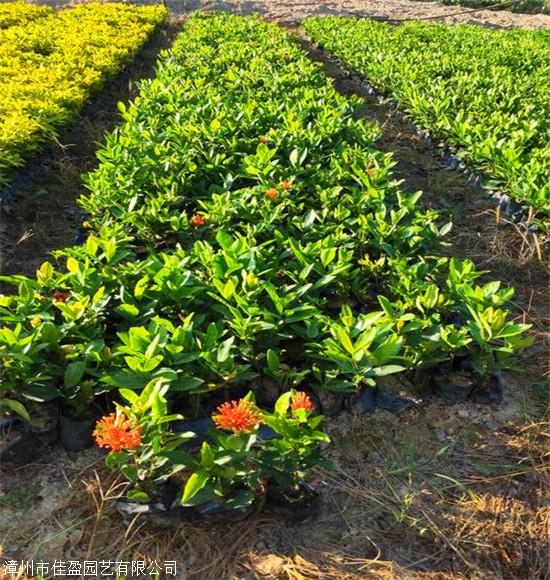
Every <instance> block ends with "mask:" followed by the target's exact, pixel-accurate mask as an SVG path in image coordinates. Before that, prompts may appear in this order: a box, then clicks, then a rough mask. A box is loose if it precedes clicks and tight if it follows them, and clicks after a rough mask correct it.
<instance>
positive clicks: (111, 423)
mask: <svg viewBox="0 0 550 580" xmlns="http://www.w3.org/2000/svg"><path fill="white" fill-rule="evenodd" d="M93 435H94V438H95V440H96V443H97V444H98V445H99V446H100V447H107V448H108V449H110V450H111V451H110V452H111V453H115V452H116V451H122V450H123V449H135V448H136V447H139V446H140V445H141V426H139V425H138V426H136V424H135V421H133V420H132V419H128V418H127V417H126V416H125V415H119V416H118V417H117V415H116V414H115V413H111V414H110V415H107V416H105V417H103V418H102V419H100V420H99V421H98V422H97V424H96V428H95V431H94V433H93Z"/></svg>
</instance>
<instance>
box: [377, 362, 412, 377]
mask: <svg viewBox="0 0 550 580" xmlns="http://www.w3.org/2000/svg"><path fill="white" fill-rule="evenodd" d="M372 370H373V372H374V374H375V375H376V376H377V377H384V376H386V375H393V374H394V373H400V372H401V371H405V370H407V369H406V367H402V366H399V365H385V366H382V367H375V368H374V369H372Z"/></svg>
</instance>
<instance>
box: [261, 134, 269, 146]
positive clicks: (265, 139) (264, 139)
mask: <svg viewBox="0 0 550 580" xmlns="http://www.w3.org/2000/svg"><path fill="white" fill-rule="evenodd" d="M260 143H262V144H263V145H267V144H268V143H269V137H266V136H265V135H262V136H261V137H260Z"/></svg>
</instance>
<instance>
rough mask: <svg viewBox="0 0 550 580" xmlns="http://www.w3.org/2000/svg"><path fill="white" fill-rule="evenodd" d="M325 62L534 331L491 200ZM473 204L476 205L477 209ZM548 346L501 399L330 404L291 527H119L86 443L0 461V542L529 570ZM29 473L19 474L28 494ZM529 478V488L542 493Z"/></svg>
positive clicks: (287, 565)
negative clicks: (306, 491) (299, 520)
mask: <svg viewBox="0 0 550 580" xmlns="http://www.w3.org/2000/svg"><path fill="white" fill-rule="evenodd" d="M310 48H311V47H310ZM313 54H314V56H315V53H314V51H313ZM317 56H318V57H322V55H320V54H318V53H317ZM326 71H327V72H328V73H329V74H330V75H331V76H335V77H336V78H337V88H338V89H339V90H340V91H341V92H344V93H346V94H359V95H360V96H362V97H364V98H365V105H364V106H363V107H361V108H360V109H358V110H357V111H356V112H355V115H356V116H357V117H365V118H368V119H372V118H373V117H374V118H376V119H377V120H378V121H379V123H380V124H381V125H382V126H383V127H384V135H383V137H382V139H381V140H380V141H378V143H377V147H378V148H379V149H381V150H382V151H395V152H396V160H397V164H396V167H395V168H394V173H395V174H396V176H397V177H399V178H405V179H406V182H405V183H404V184H403V187H404V189H405V190H406V191H408V192H410V193H412V192H413V191H415V190H417V189H420V188H421V189H424V190H425V191H426V195H425V198H424V203H427V204H428V205H430V206H433V207H437V208H439V209H442V210H443V211H444V212H445V214H447V213H451V214H453V217H454V219H455V221H457V220H458V228H456V229H455V231H454V232H451V234H450V238H451V239H454V240H456V241H458V242H459V244H458V247H457V248H455V249H454V250H452V251H453V253H454V254H455V255H456V254H458V255H461V256H468V257H473V258H474V259H475V261H476V262H478V263H480V264H482V265H483V264H485V263H489V264H492V265H498V267H497V270H498V271H497V272H496V273H495V275H493V274H492V275H491V279H494V278H495V277H496V278H499V279H502V280H504V281H505V282H506V283H510V282H512V283H516V284H518V286H519V287H518V291H519V297H518V302H519V303H520V304H523V305H524V307H525V310H524V312H523V318H522V319H523V320H524V321H528V322H532V323H534V324H535V327H534V330H533V332H534V333H535V334H536V335H537V336H539V337H540V334H541V331H542V332H543V331H544V327H545V323H546V321H545V318H544V317H545V314H546V313H545V309H546V304H545V296H544V290H545V286H544V284H545V282H544V280H545V277H544V272H543V271H542V270H540V269H539V266H538V265H537V264H536V262H534V261H533V260H525V263H523V264H522V265H521V269H520V270H519V271H518V270H517V267H516V266H517V264H518V263H520V262H522V261H523V257H522V256H519V255H514V256H507V255H506V253H503V252H502V251H501V250H502V248H499V243H498V240H499V239H500V236H502V231H501V230H500V229H498V228H496V227H494V224H495V221H494V214H493V213H492V212H490V211H489V210H487V208H486V206H485V205H484V204H483V203H482V202H481V203H480V200H479V199H475V196H474V199H475V201H473V200H472V196H471V195H469V194H468V191H469V187H470V186H468V185H467V184H466V183H465V180H464V178H463V177H462V176H460V175H457V174H454V173H453V172H449V171H446V170H445V169H444V168H443V167H442V166H441V165H440V164H439V163H438V162H437V161H436V160H434V159H433V157H431V156H430V154H429V152H428V151H426V150H425V148H424V147H423V145H422V143H420V142H419V141H418V139H417V137H416V136H415V134H414V132H413V131H412V130H411V129H410V127H408V126H407V124H406V123H404V122H403V121H402V120H401V119H397V118H396V117H395V116H394V115H392V113H391V110H390V109H388V108H386V107H384V106H383V105H380V104H378V103H376V102H375V101H374V100H373V99H369V97H368V96H366V95H365V94H363V93H362V89H361V87H360V86H359V85H358V84H355V83H353V81H352V80H351V79H349V78H346V77H345V75H343V74H342V71H341V70H338V69H335V68H332V65H331V64H330V63H327V66H326ZM472 191H473V190H472ZM451 200H452V201H451ZM449 206H450V207H449ZM474 212H475V213H476V215H477V213H478V212H480V213H481V216H477V223H476V224H472V221H473V220H472V219H471V215H472V213H474ZM520 317H521V315H520ZM544 359H545V351H544V349H543V348H541V346H540V343H539V345H538V346H537V348H536V349H533V348H531V349H530V350H529V351H528V352H527V353H526V355H525V356H523V357H522V358H521V359H520V361H521V363H520V364H521V366H522V367H523V370H524V374H523V375H519V376H515V375H512V376H511V377H510V379H509V386H508V389H507V398H506V401H505V403H504V404H503V405H502V406H501V407H498V408H488V407H486V406H479V405H477V404H475V403H473V402H468V403H464V404H461V405H458V406H456V407H453V408H448V407H442V406H441V405H440V403H438V402H437V401H434V400H432V401H430V402H429V403H428V404H427V405H422V406H421V407H420V408H417V409H415V410H410V411H407V412H405V413H404V414H403V415H400V416H395V415H390V414H388V413H385V412H378V413H377V414H376V415H374V416H372V417H364V416H362V417H357V416H354V415H353V414H350V413H348V412H345V413H344V414H343V415H341V416H339V417H336V418H333V419H331V420H330V421H329V423H328V431H329V432H330V434H331V436H332V437H333V439H334V440H335V445H334V448H333V450H332V451H331V452H330V455H331V458H332V460H333V461H334V469H333V470H332V471H330V472H319V473H318V474H317V476H316V483H317V485H318V486H319V489H320V490H321V491H322V493H323V495H324V507H323V511H322V514H321V517H320V518H319V519H318V520H316V521H313V522H310V523H307V524H302V525H301V526H300V527H295V528H292V530H291V531H290V532H289V531H288V524H287V523H284V522H283V523H281V522H277V521H274V520H273V519H270V518H265V517H261V516H260V517H257V518H254V519H253V520H251V521H248V522H245V523H242V524H234V525H232V526H228V527H223V526H221V527H220V526H215V527H214V528H212V527H205V526H201V525H197V524H193V525H192V526H186V525H184V526H181V527H180V528H179V529H178V530H177V532H176V533H174V532H173V531H170V532H169V533H168V534H165V533H163V532H159V531H157V530H154V529H152V528H150V527H148V526H145V527H143V526H142V525H141V524H140V523H139V522H135V523H134V524H133V525H131V526H130V528H129V529H127V528H126V526H125V525H124V523H123V522H122V520H121V519H119V518H118V517H117V515H116V514H115V513H114V512H113V502H112V501H111V500H112V499H113V498H114V497H115V496H116V495H117V493H119V492H120V490H121V487H122V485H123V483H122V482H120V481H119V482H118V483H117V482H115V481H114V480H113V478H112V476H111V475H110V474H109V473H108V472H107V471H106V470H105V469H104V468H103V467H102V466H101V462H102V457H101V456H100V455H99V454H98V453H97V452H96V451H94V450H91V451H85V452H82V453H81V454H79V455H74V454H66V453H64V452H60V451H59V449H58V448H54V449H47V450H45V452H44V455H43V456H42V458H41V460H40V464H39V465H31V466H28V467H23V468H20V469H18V470H9V472H8V471H6V472H5V473H3V474H2V476H3V479H2V494H3V495H2V496H0V516H1V517H0V521H1V522H5V525H3V524H2V525H0V544H2V545H3V549H4V552H3V554H2V555H3V556H4V557H6V558H12V557H18V558H19V559H21V558H23V557H25V558H29V557H34V558H35V559H38V558H39V557H40V558H43V559H51V560H53V559H60V558H65V559H67V560H68V559H80V560H84V559H96V558H97V559H118V560H120V559H124V560H129V559H134V560H141V559H146V560H149V561H151V560H157V561H158V560H177V561H178V571H180V572H181V571H185V573H187V574H188V575H189V576H190V577H197V578H201V580H202V579H203V578H212V579H216V580H217V579H219V578H225V577H229V576H231V575H237V576H239V577H241V576H246V575H248V574H252V575H253V576H254V577H269V578H272V577H281V578H294V577H296V576H302V577H312V578H313V577H319V576H322V577H326V578H335V579H336V578H338V579H340V578H363V577H365V575H367V574H368V575H372V576H373V577H380V578H394V577H407V578H408V577H415V578H416V577H420V578H424V577H425V578H431V577H433V574H439V575H440V576H441V577H443V578H453V579H454V578H461V577H471V576H472V575H473V574H479V575H481V576H485V577H486V576H488V575H492V574H494V575H497V576H503V577H506V576H507V575H511V576H514V577H519V578H522V577H525V578H528V577H529V578H531V577H536V576H537V575H541V573H543V571H544V567H545V562H544V546H542V545H541V542H540V539H541V538H542V537H544V532H543V531H542V530H543V526H544V512H543V508H542V500H543V496H544V488H545V486H546V485H547V479H546V474H545V471H544V465H543V460H542V456H543V454H544V429H545V425H544V424H543V423H541V422H539V419H540V418H541V417H542V416H543V412H544V405H545V399H544V382H543V381H544V375H543V373H544V370H543V365H544ZM541 363H542V364H541ZM390 383H391V381H389V383H388V386H389V387H391V386H394V385H392V384H390ZM526 463H527V464H528V465H529V468H525V467H524V465H525V464H526ZM4 475H5V477H4ZM446 478H450V479H446ZM22 480H24V481H28V487H27V488H26V489H27V490H28V491H25V492H24V493H23V492H21V491H20V487H21V481H22ZM18 488H19V489H18ZM533 490H538V491H536V493H535V496H536V497H535V499H533ZM83 497H86V498H87V499H86V501H83ZM25 514H28V515H25ZM37 520H38V521H40V522H41V524H42V525H41V526H37V525H36V522H37ZM527 521H528V522H529V523H528V524H526V523H525V522H527ZM493 522H494V523H493ZM37 528H38V529H39V533H38V534H37V533H36V530H37ZM220 538H221V539H220ZM519 544H521V549H520V548H518V545H519ZM523 574H525V576H522V575H523Z"/></svg>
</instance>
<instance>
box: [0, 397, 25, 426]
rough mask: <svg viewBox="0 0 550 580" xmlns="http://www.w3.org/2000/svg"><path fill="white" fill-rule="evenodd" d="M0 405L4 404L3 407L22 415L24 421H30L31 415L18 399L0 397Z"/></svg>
mask: <svg viewBox="0 0 550 580" xmlns="http://www.w3.org/2000/svg"><path fill="white" fill-rule="evenodd" d="M2 405H4V407H7V408H8V409H10V410H11V411H13V412H14V413H17V414H18V415H19V416H21V417H23V419H25V420H26V421H29V422H30V420H31V417H30V415H29V413H28V411H27V409H25V406H24V405H23V404H22V403H20V402H19V401H14V400H13V399H0V407H1V406H2Z"/></svg>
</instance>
